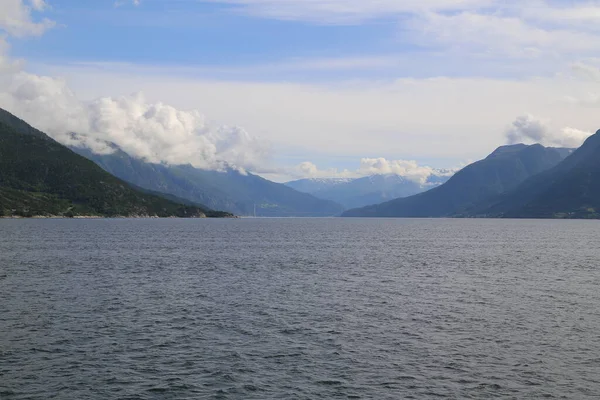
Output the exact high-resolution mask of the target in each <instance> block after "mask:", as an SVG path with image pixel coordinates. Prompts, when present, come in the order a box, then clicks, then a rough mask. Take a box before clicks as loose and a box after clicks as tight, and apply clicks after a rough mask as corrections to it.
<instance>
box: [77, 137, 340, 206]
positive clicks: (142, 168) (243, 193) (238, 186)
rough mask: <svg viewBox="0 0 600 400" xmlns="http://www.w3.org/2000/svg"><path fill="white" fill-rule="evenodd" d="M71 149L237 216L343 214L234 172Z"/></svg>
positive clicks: (131, 178)
mask: <svg viewBox="0 0 600 400" xmlns="http://www.w3.org/2000/svg"><path fill="white" fill-rule="evenodd" d="M72 150H73V151H75V152H77V153H78V154H80V155H82V156H84V157H86V158H88V159H90V160H92V161H94V162H95V163H96V164H97V165H99V166H100V167H101V168H103V169H104V170H106V171H107V172H109V173H111V174H113V175H115V176H117V177H119V178H121V179H123V180H125V181H127V182H130V183H132V184H134V185H136V186H139V187H142V188H144V189H148V190H153V191H157V192H161V193H168V194H170V195H174V196H177V197H180V198H182V199H186V200H189V201H193V202H198V203H201V204H205V205H207V207H210V208H215V209H220V210H225V211H228V212H232V213H234V214H236V215H247V216H252V215H255V210H256V215H257V216H263V217H292V216H296V217H304V216H306V217H330V216H336V215H339V214H340V213H341V212H342V211H343V207H342V206H341V205H339V204H336V203H334V202H332V201H328V200H323V199H318V198H316V197H314V196H312V195H310V194H306V193H300V192H298V191H296V190H294V189H292V188H289V187H287V186H285V185H283V184H279V183H275V182H271V181H268V180H266V179H264V178H262V177H260V176H257V175H254V174H252V173H244V172H241V171H238V170H235V169H227V170H224V171H209V170H202V169H198V168H194V167H193V166H191V165H166V164H153V163H148V162H145V161H144V160H141V159H138V158H135V157H131V156H130V155H128V154H127V153H125V152H123V151H122V150H120V149H118V148H116V149H115V150H116V151H115V152H114V153H113V154H95V153H93V152H92V151H91V150H89V149H86V148H76V147H72Z"/></svg>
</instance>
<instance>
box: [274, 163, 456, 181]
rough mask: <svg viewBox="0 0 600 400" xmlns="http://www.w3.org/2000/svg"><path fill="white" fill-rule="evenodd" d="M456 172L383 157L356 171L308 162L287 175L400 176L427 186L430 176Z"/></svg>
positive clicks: (341, 176) (359, 167)
mask: <svg viewBox="0 0 600 400" xmlns="http://www.w3.org/2000/svg"><path fill="white" fill-rule="evenodd" d="M280 172H284V171H280ZM455 172H456V169H447V170H439V169H435V168H431V167H428V166H423V165H419V163H418V162H417V161H411V160H388V159H386V158H383V157H380V158H362V159H361V160H360V164H359V166H358V168H357V169H355V170H348V169H343V170H340V169H337V168H329V169H319V167H317V165H315V164H314V163H312V162H310V161H306V162H303V163H301V164H299V165H297V166H296V167H294V168H292V169H291V170H288V171H285V173H286V174H287V175H290V176H294V177H296V178H360V177H364V176H371V175H400V176H403V177H405V178H407V179H409V180H411V181H414V182H417V183H419V184H425V183H426V182H427V179H428V178H429V177H430V176H451V175H453V174H454V173H455Z"/></svg>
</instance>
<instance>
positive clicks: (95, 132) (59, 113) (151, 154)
mask: <svg viewBox="0 0 600 400" xmlns="http://www.w3.org/2000/svg"><path fill="white" fill-rule="evenodd" d="M29 4H30V5H29V6H27V7H26V9H24V10H25V11H24V12H26V13H29V12H30V11H31V10H32V9H36V10H41V9H43V8H44V7H45V6H46V4H45V2H43V1H39V0H38V1H33V0H32V1H31V2H30V3H29ZM7 5H8V6H11V5H12V6H15V5H19V6H20V7H25V6H24V5H23V3H21V2H12V0H11V1H9V2H8V3H7ZM2 18H4V19H6V18H5V16H3V17H2ZM21 19H25V20H26V19H27V18H21ZM13 25H14V24H13ZM2 28H5V26H2ZM7 32H11V31H10V30H7ZM0 107H2V108H4V109H6V110H8V111H10V112H12V113H14V114H15V115H17V116H18V117H20V118H23V119H24V120H26V121H28V122H29V123H31V124H32V125H33V126H35V127H36V128H38V129H40V130H42V131H44V132H46V133H48V134H49V135H50V136H52V137H53V138H54V139H56V140H57V141H59V142H60V143H63V144H65V145H70V146H79V147H87V148H90V149H91V150H92V151H94V152H96V153H100V154H107V153H110V152H113V151H115V146H116V147H119V148H121V149H122V150H124V151H125V152H127V153H128V154H130V155H132V156H134V157H138V158H142V159H145V160H147V161H149V162H154V163H167V164H191V165H193V166H195V167H198V168H203V169H219V170H220V169H224V168H227V167H231V168H237V169H239V170H245V169H250V170H259V169H261V166H262V165H263V164H264V163H265V162H266V160H267V159H268V158H269V157H270V146H269V144H268V143H267V142H265V141H262V140H259V139H257V138H255V137H252V136H251V135H250V134H248V132H246V131H245V130H244V129H242V128H239V127H236V126H223V125H218V124H215V123H213V122H211V121H209V120H207V118H206V117H205V116H204V115H202V114H201V113H200V112H199V111H197V110H179V109H176V108H175V107H172V106H170V105H167V104H164V103H161V102H155V103H152V102H148V101H147V100H146V99H145V97H144V95H143V94H141V93H140V94H135V95H131V96H121V97H116V98H114V97H103V98H99V99H97V100H94V101H91V102H83V101H81V100H80V99H78V98H77V96H76V95H75V94H74V92H73V91H72V90H71V89H70V88H69V85H68V84H67V82H66V81H65V80H64V79H60V78H53V77H49V76H39V75H35V74H31V73H27V72H25V71H23V70H22V63H20V62H18V61H14V60H12V59H11V58H10V56H9V55H8V43H7V42H6V40H5V39H3V38H1V37H0Z"/></svg>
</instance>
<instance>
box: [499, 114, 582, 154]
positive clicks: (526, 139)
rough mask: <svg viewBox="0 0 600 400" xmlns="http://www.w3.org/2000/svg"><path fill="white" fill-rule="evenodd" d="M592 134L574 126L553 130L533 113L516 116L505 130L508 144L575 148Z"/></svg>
mask: <svg viewBox="0 0 600 400" xmlns="http://www.w3.org/2000/svg"><path fill="white" fill-rule="evenodd" d="M590 135H592V132H586V131H582V130H579V129H575V128H569V127H566V128H563V129H560V130H553V129H551V128H549V127H548V125H547V123H546V122H545V121H543V120H541V119H539V118H537V117H535V116H533V115H521V116H518V117H517V118H516V119H515V120H514V121H513V123H512V124H511V126H510V128H509V129H507V131H506V139H507V141H508V143H509V144H516V143H540V144H542V145H545V146H556V147H567V148H576V147H579V146H581V145H582V144H583V142H584V141H585V140H586V139H587V138H588V137H589V136H590Z"/></svg>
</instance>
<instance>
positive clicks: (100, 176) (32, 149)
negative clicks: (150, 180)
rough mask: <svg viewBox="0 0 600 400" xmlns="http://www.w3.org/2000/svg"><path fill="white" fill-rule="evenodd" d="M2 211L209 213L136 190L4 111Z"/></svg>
mask: <svg viewBox="0 0 600 400" xmlns="http://www.w3.org/2000/svg"><path fill="white" fill-rule="evenodd" d="M0 111H1V112H0V214H2V215H3V216H7V215H20V216H35V215H59V216H60V215H62V216H77V215H98V216H159V217H170V216H178V217H201V216H204V215H205V213H207V212H208V213H209V214H210V211H208V210H206V209H203V208H201V207H198V206H193V205H189V204H188V205H183V204H178V203H176V202H173V201H170V200H167V199H164V198H162V197H159V196H156V195H153V194H148V193H144V192H141V191H139V190H136V189H135V188H133V187H131V186H130V185H129V184H127V183H125V182H123V181H122V180H120V179H118V178H115V177H114V176H112V175H110V174H108V173H106V172H105V171H103V170H102V169H101V168H100V167H98V166H97V165H95V164H94V163H93V162H91V161H89V160H87V159H85V158H84V157H81V156H79V155H77V154H75V153H74V152H72V151H71V150H69V149H68V148H66V147H64V146H62V145H61V144H59V143H57V142H56V141H54V140H53V139H51V138H50V137H48V136H46V135H45V134H43V133H42V132H40V131H38V130H36V129H34V128H32V127H31V126H29V125H27V124H26V123H25V122H24V121H21V120H19V119H18V118H16V117H14V116H12V115H11V114H9V113H7V112H6V111H4V110H0Z"/></svg>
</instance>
